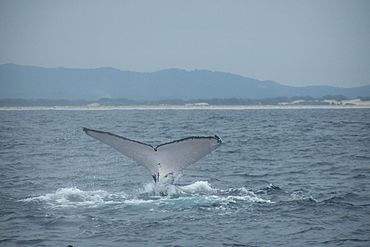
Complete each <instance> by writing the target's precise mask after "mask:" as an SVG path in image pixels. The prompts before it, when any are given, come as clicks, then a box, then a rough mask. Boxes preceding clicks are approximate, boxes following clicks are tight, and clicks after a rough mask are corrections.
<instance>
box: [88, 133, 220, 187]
mask: <svg viewBox="0 0 370 247" xmlns="http://www.w3.org/2000/svg"><path fill="white" fill-rule="evenodd" d="M83 131H84V132H85V133H86V134H87V135H89V136H91V137H93V138H95V139H97V140H99V141H101V142H103V143H105V144H107V145H109V146H111V147H113V148H114V149H116V150H117V151H118V152H120V153H122V154H123V155H125V156H127V157H128V158H131V159H132V160H134V161H136V162H137V163H138V164H140V165H143V166H145V167H146V168H147V169H148V170H149V171H150V172H151V174H152V177H153V180H154V182H155V183H157V182H159V180H160V179H162V178H166V177H168V176H170V175H177V174H179V173H180V172H181V171H182V169H184V168H185V167H187V166H188V165H190V164H193V163H195V162H196V161H198V160H200V159H201V158H202V157H204V156H206V155H207V154H209V153H210V152H212V151H213V150H215V149H216V148H218V147H219V146H220V145H221V143H222V141H221V138H220V137H218V136H217V135H215V136H190V137H186V138H183V139H180V140H175V141H172V142H167V143H163V144H160V145H158V146H155V147H154V146H152V145H149V144H146V143H143V142H139V141H135V140H131V139H128V138H126V137H123V136H119V135H116V134H112V133H109V132H105V131H100V130H93V129H88V128H83Z"/></svg>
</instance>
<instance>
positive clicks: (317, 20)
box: [0, 0, 370, 86]
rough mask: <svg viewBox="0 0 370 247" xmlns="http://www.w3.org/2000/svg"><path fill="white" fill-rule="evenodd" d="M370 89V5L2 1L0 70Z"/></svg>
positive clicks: (350, 0) (336, 1)
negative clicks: (186, 74)
mask: <svg viewBox="0 0 370 247" xmlns="http://www.w3.org/2000/svg"><path fill="white" fill-rule="evenodd" d="M2 63H18V64H24V65H39V66H45V67H79V68H94V67H115V68H118V69H122V70H134V71H156V70H161V69H166V68H183V69H209V70H218V71H225V72H232V73H237V74H241V75H244V76H248V77H253V78H256V79H261V80H275V81H278V82H281V83H284V84H290V85H308V84H311V85H313V84H327V85H338V86H356V85H365V84H370V1H369V0H366V1H359V0H347V1H341V0H331V1H325V0H319V1H313V0H307V1H299V0H292V1H288V0H287V1H276V0H274V1H273V0H271V1H261V0H256V1H217V0H209V1H207V0H203V1H200V0H194V1H191V0H183V1H176V0H168V1H149V0H148V1H138V0H133V1H75V0H70V1H65V0H63V1H49V0H45V1H37V0H36V1H28V0H25V1H17V0H10V1H4V0H0V64H2Z"/></svg>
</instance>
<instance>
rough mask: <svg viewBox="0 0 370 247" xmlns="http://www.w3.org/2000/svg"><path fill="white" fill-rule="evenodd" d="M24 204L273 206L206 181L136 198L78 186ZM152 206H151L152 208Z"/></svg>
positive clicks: (151, 190)
mask: <svg viewBox="0 0 370 247" xmlns="http://www.w3.org/2000/svg"><path fill="white" fill-rule="evenodd" d="M21 201H23V202H43V203H45V204H47V205H49V206H51V207H97V206H102V205H106V204H115V205H117V204H119V205H131V206H132V205H148V204H151V205H153V206H154V205H174V206H176V207H180V208H187V207H194V206H197V205H198V206H210V207H215V208H218V207H220V206H226V207H227V205H229V204H240V203H242V204H243V203H244V202H251V203H254V202H256V203H273V202H271V201H270V200H266V199H263V198H261V197H259V196H258V195H256V194H255V193H254V192H253V191H250V190H248V189H246V188H244V187H242V188H238V189H228V190H221V189H215V188H212V186H211V185H210V184H209V183H208V182H207V181H196V182H194V183H192V184H189V185H185V186H176V185H173V184H163V183H159V184H154V183H149V184H145V185H144V187H143V188H142V189H140V190H138V191H137V192H136V193H134V194H133V195H127V194H125V193H122V192H121V193H114V194H111V193H108V192H107V191H104V190H92V191H83V190H80V189H78V188H76V187H70V188H61V189H58V190H56V191H55V192H54V193H47V194H45V195H41V196H35V197H30V198H26V199H23V200H21ZM151 207H152V206H151Z"/></svg>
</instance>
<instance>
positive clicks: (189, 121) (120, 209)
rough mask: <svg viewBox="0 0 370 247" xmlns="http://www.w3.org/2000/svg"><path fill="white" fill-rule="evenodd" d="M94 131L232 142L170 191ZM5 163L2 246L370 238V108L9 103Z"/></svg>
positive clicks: (1, 156) (346, 242)
mask: <svg viewBox="0 0 370 247" xmlns="http://www.w3.org/2000/svg"><path fill="white" fill-rule="evenodd" d="M83 127H87V128H91V129H98V130H103V131H109V132H112V133H115V134H118V135H122V136H125V137H127V138H130V139H134V140H138V141H141V142H144V143H149V144H152V145H157V144H160V143H164V142H169V141H172V140H176V139H181V138H184V137H188V136H194V135H195V136H210V135H218V136H219V137H220V138H221V139H222V140H223V144H222V145H221V146H220V147H219V148H218V149H217V150H215V151H214V152H212V153H211V154H209V155H208V156H206V157H204V158H203V159H201V160H200V161H198V162H196V163H195V164H193V165H191V166H189V167H187V168H186V169H185V170H184V171H183V173H182V175H181V177H179V178H178V180H177V181H176V182H175V184H171V185H170V184H169V185H161V186H164V188H158V186H156V185H154V184H153V180H152V178H151V174H150V173H149V172H148V171H147V170H146V169H145V168H144V167H143V166H140V165H137V164H136V163H135V162H134V161H131V160H129V159H128V158H126V157H124V156H123V155H121V154H120V153H118V152H117V151H115V150H114V149H112V148H110V147H109V146H107V145H105V144H103V143H101V142H99V141H96V140H95V139H92V138H91V137H89V136H87V135H86V134H85V133H84V132H83V131H82V128H83ZM0 168H1V172H0V246H64V247H66V246H68V245H70V246H73V247H79V246H369V245H370V109H350V108H349V109H320V108H313V109H310V108H307V109H268V108H263V109H239V110H238V109H237V110H227V109H200V110H196V109H192V110H186V109H134V108H133V109H124V110H122V109H107V110H99V111H96V110H88V109H74V110H73V109H71V110H57V109H33V110H27V108H25V109H21V110H6V111H5V110H1V111H0ZM159 190H161V191H163V190H166V195H163V194H162V193H158V191H159Z"/></svg>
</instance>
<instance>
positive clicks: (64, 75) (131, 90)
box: [0, 64, 370, 101]
mask: <svg viewBox="0 0 370 247" xmlns="http://www.w3.org/2000/svg"><path fill="white" fill-rule="evenodd" d="M325 95H343V96H345V97H347V98H355V97H359V96H360V97H369V96H370V85H368V86H362V87H353V88H340V87H331V86H307V87H293V86H286V85H282V84H280V83H277V82H274V81H259V80H256V79H252V78H248V77H243V76H239V75H235V74H230V73H223V72H213V71H208V70H193V71H186V70H181V69H167V70H161V71H157V72H152V73H144V72H132V71H122V70H117V69H113V68H98V69H67V68H42V67H35V66H22V65H16V64H3V65H0V99H5V98H10V99H19V98H20V99H66V100H77V99H82V100H97V99H100V98H124V99H127V100H136V101H155V100H170V99H181V100H191V99H217V98H218V99H226V98H236V99H261V98H274V97H296V96H310V97H322V96H325Z"/></svg>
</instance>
